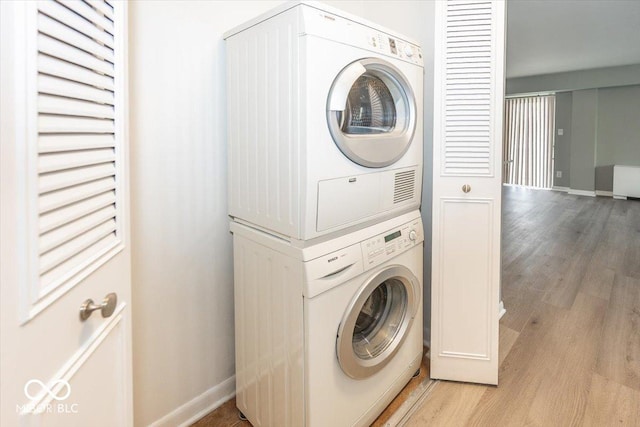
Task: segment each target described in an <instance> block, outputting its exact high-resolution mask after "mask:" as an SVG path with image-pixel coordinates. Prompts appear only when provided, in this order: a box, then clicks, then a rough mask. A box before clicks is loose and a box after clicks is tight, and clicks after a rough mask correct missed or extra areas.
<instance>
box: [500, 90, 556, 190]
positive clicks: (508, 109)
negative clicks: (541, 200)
mask: <svg viewBox="0 0 640 427" xmlns="http://www.w3.org/2000/svg"><path fill="white" fill-rule="evenodd" d="M555 100H556V98H555V96H554V95H548V96H529V97H522V98H509V99H507V100H506V102H505V138H504V142H503V144H504V147H503V171H502V182H503V183H505V184H513V185H523V186H527V187H537V188H551V187H552V186H553V142H554V128H555V110H556V108H555Z"/></svg>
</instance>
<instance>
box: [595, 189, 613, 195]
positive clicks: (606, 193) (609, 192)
mask: <svg viewBox="0 0 640 427" xmlns="http://www.w3.org/2000/svg"><path fill="white" fill-rule="evenodd" d="M596 196H603V197H613V191H605V190H596Z"/></svg>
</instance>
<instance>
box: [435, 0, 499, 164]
mask: <svg viewBox="0 0 640 427" xmlns="http://www.w3.org/2000/svg"><path fill="white" fill-rule="evenodd" d="M491 19H492V4H491V2H488V1H473V0H460V1H456V0H450V1H448V2H447V32H446V37H445V39H446V42H445V51H446V52H445V55H446V69H445V89H444V96H445V106H444V108H445V111H444V114H445V123H446V125H445V129H444V143H443V155H442V159H443V160H442V161H443V165H442V171H443V173H444V174H445V175H490V174H491V173H492V166H491V162H492V158H491V146H490V138H491V134H490V129H491V122H490V120H491V95H492V74H491V58H492V56H491V55H492V51H491V48H492V26H491Z"/></svg>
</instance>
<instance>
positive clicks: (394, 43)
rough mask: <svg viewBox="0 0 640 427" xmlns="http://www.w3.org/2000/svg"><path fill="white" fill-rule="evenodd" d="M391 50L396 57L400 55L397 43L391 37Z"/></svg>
mask: <svg viewBox="0 0 640 427" xmlns="http://www.w3.org/2000/svg"><path fill="white" fill-rule="evenodd" d="M389 48H390V49H391V53H393V54H394V55H396V54H397V53H398V50H397V49H396V41H395V40H394V39H392V38H391V37H389Z"/></svg>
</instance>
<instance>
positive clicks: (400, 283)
mask: <svg viewBox="0 0 640 427" xmlns="http://www.w3.org/2000/svg"><path fill="white" fill-rule="evenodd" d="M231 230H232V232H233V240H234V245H233V246H234V273H235V333H236V404H237V406H238V409H239V410H240V411H241V412H242V413H244V415H245V416H246V417H247V418H248V419H249V421H250V422H251V423H252V424H253V425H254V426H256V427H258V426H273V427H276V426H277V427H286V426H290V427H301V426H307V427H326V426H332V427H341V426H344V427H347V426H368V425H370V424H371V422H373V421H374V420H375V419H376V418H377V416H378V415H379V414H380V413H382V411H383V410H384V409H385V407H386V406H387V405H388V404H389V403H390V402H391V400H393V398H394V397H395V396H396V395H397V394H398V393H399V392H400V391H401V389H402V388H403V387H404V386H405V385H406V384H407V382H408V381H409V380H410V379H411V377H412V375H413V374H414V373H415V372H416V371H417V370H418V369H419V367H420V363H421V359H422V352H423V336H422V329H423V328H422V307H423V305H422V263H423V260H422V254H423V248H422V242H423V239H424V236H423V229H422V221H421V219H420V213H419V212H418V211H413V212H409V213H406V214H402V215H400V216H398V217H396V218H393V219H391V220H387V221H384V222H382V223H379V224H376V225H374V226H371V227H368V228H364V229H361V230H358V231H356V232H354V233H350V234H348V235H344V236H341V237H339V238H335V239H332V240H328V241H325V242H323V243H316V244H313V245H310V246H307V247H304V248H297V247H293V246H292V245H291V244H290V243H288V242H286V241H284V240H281V239H278V238H276V237H274V236H272V235H270V234H267V233H264V232H261V231H259V230H256V229H253V228H250V227H247V226H245V225H242V224H238V223H232V224H231Z"/></svg>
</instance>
